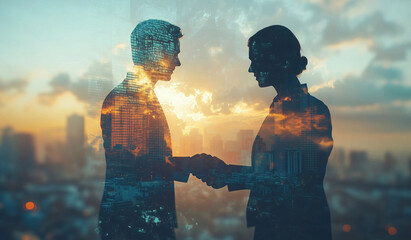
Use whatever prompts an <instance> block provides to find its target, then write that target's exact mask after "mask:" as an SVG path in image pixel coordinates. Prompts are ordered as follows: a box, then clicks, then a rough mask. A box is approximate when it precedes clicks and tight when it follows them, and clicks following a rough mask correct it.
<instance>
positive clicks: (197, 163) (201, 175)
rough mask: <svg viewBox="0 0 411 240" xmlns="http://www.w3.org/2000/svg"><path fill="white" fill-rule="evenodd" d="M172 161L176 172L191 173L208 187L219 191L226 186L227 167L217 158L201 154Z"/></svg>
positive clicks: (174, 158) (176, 158)
mask: <svg viewBox="0 0 411 240" xmlns="http://www.w3.org/2000/svg"><path fill="white" fill-rule="evenodd" d="M172 161H173V162H174V164H175V166H176V171H177V172H185V173H188V174H189V173H192V174H193V175H194V176H196V177H197V178H198V179H200V180H201V181H203V182H205V183H206V184H207V185H208V186H211V187H213V188H215V189H219V188H222V187H224V186H226V185H227V183H226V178H227V177H228V175H229V166H228V165H227V164H226V163H225V162H224V161H223V160H221V159H219V158H217V157H213V156H211V155H208V154H205V153H202V154H196V155H194V156H192V157H173V160H172ZM188 174H187V175H188ZM187 177H188V176H187Z"/></svg>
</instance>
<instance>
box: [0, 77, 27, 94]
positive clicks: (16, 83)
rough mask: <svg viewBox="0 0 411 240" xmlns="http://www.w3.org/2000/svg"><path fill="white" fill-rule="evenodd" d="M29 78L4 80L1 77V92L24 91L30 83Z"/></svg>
mask: <svg viewBox="0 0 411 240" xmlns="http://www.w3.org/2000/svg"><path fill="white" fill-rule="evenodd" d="M28 82H29V81H28V79H27V78H17V79H13V80H11V81H7V82H6V81H4V80H3V79H0V92H8V93H11V92H18V93H22V92H24V90H25V88H26V87H27V84H28Z"/></svg>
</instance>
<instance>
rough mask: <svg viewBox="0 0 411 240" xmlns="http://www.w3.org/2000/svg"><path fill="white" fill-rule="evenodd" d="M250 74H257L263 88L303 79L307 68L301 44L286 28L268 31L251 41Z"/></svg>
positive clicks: (249, 43) (277, 26)
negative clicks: (298, 78) (294, 79)
mask: <svg viewBox="0 0 411 240" xmlns="http://www.w3.org/2000/svg"><path fill="white" fill-rule="evenodd" d="M248 47H249V58H250V60H251V65H250V68H249V70H248V71H249V72H252V73H254V76H255V77H256V79H257V81H258V84H259V86H260V87H267V86H272V85H273V84H275V81H281V80H283V79H286V77H287V76H289V75H294V76H296V75H299V74H300V73H301V72H302V71H303V70H304V69H305V67H306V65H307V58H306V57H304V56H303V57H301V54H300V50H301V47H300V43H299V42H298V40H297V38H296V37H295V36H294V34H293V33H292V32H291V31H290V30H289V29H288V28H286V27H284V26H280V25H273V26H269V27H266V28H264V29H262V30H260V31H258V32H257V33H256V34H254V35H253V36H252V37H251V38H250V39H249V40H248Z"/></svg>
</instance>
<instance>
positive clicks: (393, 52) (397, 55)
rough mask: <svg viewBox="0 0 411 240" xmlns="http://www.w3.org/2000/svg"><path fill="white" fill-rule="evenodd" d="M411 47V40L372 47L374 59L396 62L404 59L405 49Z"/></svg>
mask: <svg viewBox="0 0 411 240" xmlns="http://www.w3.org/2000/svg"><path fill="white" fill-rule="evenodd" d="M410 49H411V42H405V43H400V44H396V45H393V46H390V47H386V48H384V47H377V46H376V47H374V48H372V50H374V52H375V53H376V55H375V60H376V61H386V62H397V61H403V60H405V58H406V56H407V51H408V50H410Z"/></svg>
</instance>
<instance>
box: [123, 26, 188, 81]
mask: <svg viewBox="0 0 411 240" xmlns="http://www.w3.org/2000/svg"><path fill="white" fill-rule="evenodd" d="M182 36H183V35H182V34H181V30H180V28H179V27H177V26H175V25H172V24H170V23H168V22H166V21H162V20H155V19H150V20H146V21H143V22H141V23H139V24H137V26H136V27H135V28H134V30H133V32H132V33H131V36H130V38H131V49H132V55H133V62H134V65H138V66H142V67H143V68H144V70H145V71H146V72H147V73H148V74H149V75H150V76H151V78H153V80H155V81H157V80H163V81H168V80H170V77H171V74H172V73H173V71H174V69H175V67H176V66H180V65H181V63H180V60H179V59H178V54H179V53H180V41H179V38H181V37H182Z"/></svg>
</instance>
